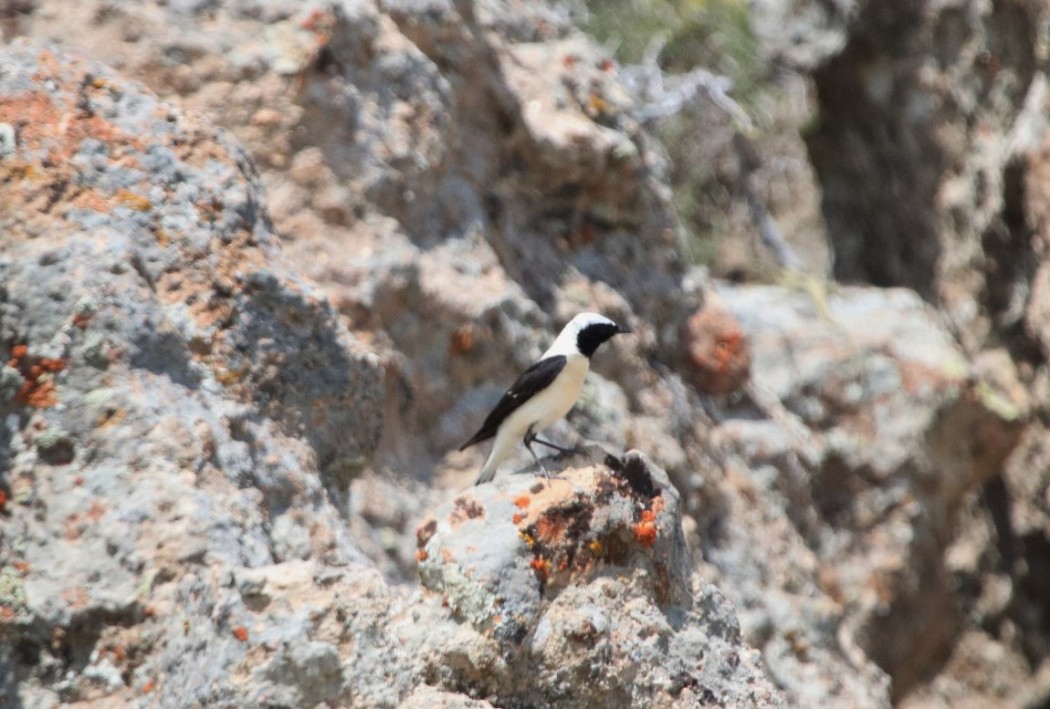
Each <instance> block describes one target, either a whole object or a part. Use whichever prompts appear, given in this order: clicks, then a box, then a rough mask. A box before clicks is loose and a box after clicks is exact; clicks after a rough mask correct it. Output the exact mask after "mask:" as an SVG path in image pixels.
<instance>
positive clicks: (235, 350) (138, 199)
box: [0, 44, 383, 706]
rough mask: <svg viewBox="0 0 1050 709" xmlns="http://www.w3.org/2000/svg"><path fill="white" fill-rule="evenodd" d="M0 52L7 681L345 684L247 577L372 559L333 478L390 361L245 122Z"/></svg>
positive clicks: (27, 687) (209, 688)
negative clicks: (305, 244)
mask: <svg viewBox="0 0 1050 709" xmlns="http://www.w3.org/2000/svg"><path fill="white" fill-rule="evenodd" d="M0 65H2V66H3V71H2V72H0V124H2V125H3V126H5V127H7V128H13V137H14V139H15V143H14V145H13V146H10V147H11V149H10V150H9V152H8V153H7V154H6V155H4V156H3V158H2V159H0V185H2V187H0V202H2V204H3V208H2V209H0V221H2V226H0V228H2V231H3V238H2V240H0V352H3V353H4V360H5V361H6V364H5V366H4V367H3V369H2V371H0V424H2V429H0V494H2V496H3V498H2V499H3V501H4V504H2V505H0V508H2V514H0V539H2V543H0V568H2V569H3V571H2V572H0V574H2V579H3V582H2V584H0V658H2V661H0V668H2V672H0V703H3V704H5V705H7V704H9V703H10V702H15V701H16V699H15V697H16V696H17V697H18V698H19V699H20V701H21V702H22V703H23V704H25V705H28V706H44V705H52V704H55V703H58V702H80V701H89V700H95V699H101V698H103V697H105V698H106V699H105V701H106V702H117V701H120V702H131V701H133V700H135V699H136V698H137V697H140V696H143V695H146V694H150V693H154V696H159V697H163V703H164V704H165V705H168V706H176V705H178V706H188V705H191V704H193V703H195V702H199V703H203V704H211V703H215V702H219V701H226V702H229V703H233V704H237V705H242V706H246V705H249V704H253V703H255V700H256V699H257V698H258V697H261V696H265V695H270V694H272V695H273V696H284V695H285V694H287V693H288V692H301V693H302V696H303V697H308V698H312V699H313V700H315V701H314V702H313V703H316V701H323V700H338V699H339V698H340V697H345V696H348V695H347V692H348V691H349V690H348V686H349V685H348V682H344V681H343V679H342V675H341V672H342V669H341V668H342V664H343V662H344V661H345V660H346V659H347V658H348V657H349V656H348V654H347V653H348V650H347V648H346V646H345V645H344V646H342V647H337V646H336V645H334V644H332V643H331V642H329V643H328V644H326V645H324V646H323V647H322V645H320V644H318V643H322V640H321V639H320V638H319V637H318V638H315V637H314V635H315V634H318V633H321V632H322V631H321V630H319V629H318V625H319V624H320V618H319V617H318V616H316V615H315V616H309V614H307V615H304V616H301V617H300V616H296V615H295V614H292V613H288V612H287V611H286V609H283V608H282V612H281V614H280V616H279V618H278V617H274V618H273V619H272V620H273V623H272V624H271V625H269V627H268V628H267V629H266V630H263V629H262V628H261V627H259V625H258V624H257V623H255V622H253V621H252V620H250V618H252V617H253V613H255V611H256V610H257V609H256V608H255V606H254V605H253V604H255V603H256V601H255V600H253V598H252V597H249V596H248V594H246V593H245V592H244V588H246V586H245V584H244V583H242V584H240V586H238V585H237V584H234V583H233V581H234V580H235V579H239V578H242V577H243V578H254V576H252V575H251V574H249V573H248V571H247V570H248V569H252V570H253V572H252V573H257V572H255V571H254V570H255V569H256V568H257V567H262V568H267V567H271V566H274V565H276V567H277V568H278V569H282V570H286V569H288V568H292V569H295V570H296V574H297V575H299V576H305V577H306V578H310V574H311V573H316V574H318V575H319V577H320V578H321V581H320V583H322V584H323V583H330V581H331V579H333V578H336V577H337V576H338V575H339V574H340V573H341V571H340V570H339V568H338V567H343V566H346V565H348V564H359V565H360V564H362V563H364V562H365V561H366V560H365V558H364V556H363V555H362V554H361V552H360V551H359V550H358V549H357V547H356V546H355V544H354V543H353V542H352V541H351V540H350V538H349V536H348V535H347V534H346V532H345V527H344V524H343V518H342V516H341V509H340V504H341V503H340V501H341V500H345V496H346V493H347V488H348V484H349V479H350V475H351V474H352V473H353V472H354V471H356V470H359V469H360V468H361V466H362V465H364V463H365V462H366V461H367V460H368V459H369V458H370V456H371V455H372V452H373V451H374V450H375V448H376V445H377V443H378V440H379V436H380V425H381V420H382V406H381V402H382V391H383V390H382V370H381V368H380V366H379V361H378V359H377V358H376V357H375V355H373V354H371V353H370V352H369V351H368V350H367V349H366V348H365V347H363V346H362V345H361V344H360V343H359V342H358V341H356V340H355V338H354V337H353V336H351V335H350V334H349V333H348V332H347V331H346V329H345V328H344V327H343V326H342V325H340V324H339V322H338V320H337V319H336V314H335V312H334V310H333V309H332V308H331V306H330V305H328V303H327V302H326V301H325V300H324V299H323V298H322V297H321V296H320V295H319V293H318V292H317V290H316V289H315V288H314V287H313V286H312V285H310V284H308V283H307V282H305V281H304V280H303V279H302V278H300V277H298V276H297V275H296V274H295V273H294V272H293V271H291V270H290V269H289V267H288V265H287V262H286V261H285V259H284V258H283V256H282V255H281V252H280V249H279V248H278V246H277V240H276V238H275V237H274V233H273V230H272V227H271V225H270V223H269V220H268V219H267V217H266V205H265V200H264V198H263V196H262V193H261V191H260V188H259V185H258V184H257V180H256V176H255V173H254V168H253V165H252V162H251V159H250V158H249V157H248V156H247V155H246V154H245V153H244V152H243V150H242V149H241V148H240V147H238V145H237V144H236V143H235V142H234V141H233V140H231V139H230V137H229V136H227V135H226V134H224V133H223V132H221V131H217V130H215V129H212V128H209V127H207V126H205V125H202V124H201V123H200V122H198V121H196V120H194V119H191V118H188V117H186V116H184V115H182V114H181V113H179V112H178V111H177V110H175V109H174V108H173V107H172V106H170V105H168V104H165V103H164V102H162V101H160V100H158V99H157V98H156V97H155V96H153V95H152V94H150V93H149V92H147V91H145V90H143V89H142V88H140V87H139V86H136V85H134V84H131V83H128V82H126V81H124V80H122V79H120V78H118V77H117V76H115V75H114V74H113V73H112V72H110V71H109V70H107V69H106V68H104V67H102V66H100V65H97V64H93V63H88V62H84V61H79V60H73V59H69V58H67V57H65V56H62V55H61V54H58V53H56V52H54V51H51V50H48V49H39V48H31V47H28V46H22V45H18V44H16V45H15V46H13V47H8V48H5V49H4V50H3V52H2V53H0ZM306 559H324V560H325V562H327V563H328V564H331V565H333V568H332V570H330V571H328V572H323V573H322V572H321V571H320V570H319V569H318V568H317V567H316V566H313V565H311V566H307V567H302V566H298V565H301V564H305V563H306V562H305V561H304V560H306ZM311 563H312V562H311ZM348 573H350V574H351V575H354V574H353V573H352V572H348ZM245 574H248V575H247V576H245ZM326 574H327V575H326ZM333 574H334V576H333ZM276 575H277V576H286V575H287V571H281V572H277V574H276ZM264 580H265V579H263V580H260V581H259V582H258V583H254V582H253V583H251V584H248V587H250V588H253V589H254V588H259V589H263V590H265V592H266V593H268V594H269V596H270V597H271V598H272V604H271V607H274V608H276V607H281V606H282V604H284V603H290V602H292V601H291V596H290V595H288V594H292V593H296V596H297V597H296V600H295V603H296V604H297V605H296V608H302V607H303V605H304V600H303V599H302V598H301V597H299V596H298V590H297V589H296V588H295V584H294V583H291V582H282V584H283V585H282V584H271V585H269V586H266V585H265V584H264V583H263V581H264ZM286 581H287V580H286ZM245 583H247V582H245ZM260 592H261V591H260ZM264 605H265V604H264ZM333 612H334V611H333ZM278 621H279V622H278ZM249 658H254V659H252V660H250V661H249ZM282 658H283V659H282ZM288 658H291V659H288ZM253 667H254V668H258V669H257V674H256V677H257V682H256V683H254V684H253V685H250V686H249V685H245V684H237V683H236V682H234V681H233V680H232V679H231V678H232V677H235V676H236V675H237V674H238V673H239V672H243V673H245V674H247V673H249V671H250V670H251V668H253ZM318 672H320V673H321V674H323V675H324V676H323V678H322V680H323V681H320V682H319V683H317V684H314V683H313V680H312V679H311V677H313V673H318ZM297 696H298V695H297ZM304 701H305V700H304Z"/></svg>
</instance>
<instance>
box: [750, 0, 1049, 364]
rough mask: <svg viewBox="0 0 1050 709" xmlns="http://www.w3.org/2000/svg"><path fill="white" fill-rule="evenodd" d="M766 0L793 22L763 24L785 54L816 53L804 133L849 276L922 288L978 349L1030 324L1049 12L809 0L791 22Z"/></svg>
mask: <svg viewBox="0 0 1050 709" xmlns="http://www.w3.org/2000/svg"><path fill="white" fill-rule="evenodd" d="M760 7H762V8H765V9H766V10H767V12H765V13H763V12H762V11H761V10H760V12H759V16H760V17H765V19H763V20H761V23H763V24H764V23H766V22H768V23H769V26H770V27H775V26H777V24H776V23H778V22H784V23H786V25H785V24H781V25H780V26H781V27H783V26H787V27H788V28H789V29H788V31H787V32H786V33H784V32H781V33H780V34H779V38H776V33H774V32H767V33H765V35H766V36H768V37H772V38H773V39H771V40H770V41H771V42H772V44H773V47H771V49H772V51H774V52H778V53H786V54H787V55H788V56H795V57H799V56H800V55H806V57H805V58H804V59H803V58H801V57H800V65H801V66H803V67H805V68H807V69H809V70H811V76H812V77H813V80H814V82H815V85H816V90H817V97H818V102H819V108H818V111H819V115H818V118H817V120H815V121H814V123H813V125H812V128H811V130H809V131H808V132H807V134H806V140H807V143H808V146H809V153H810V159H811V161H812V163H813V167H814V168H815V170H816V172H817V176H818V179H819V181H820V184H821V187H822V191H823V195H824V196H823V211H824V215H825V218H826V220H827V229H828V237H829V238H830V240H831V242H832V244H833V250H834V253H835V258H834V271H835V276H836V277H837V278H839V279H842V280H845V281H851V282H858V281H859V282H864V283H871V284H874V285H879V286H905V287H909V288H913V289H915V290H916V291H917V292H919V293H921V294H922V295H923V296H924V297H925V298H927V299H929V300H931V302H935V303H938V304H939V305H940V306H941V307H942V308H943V309H944V311H945V313H946V315H947V317H948V318H949V320H950V322H952V323H953V325H954V327H955V328H956V329H957V331H958V332H959V334H960V336H961V337H962V338H963V341H964V343H965V344H966V345H967V347H968V348H969V349H970V350H974V349H976V348H978V347H980V346H982V344H983V343H985V342H989V341H994V339H995V336H994V334H993V331H994V330H995V329H998V328H1000V327H1011V326H1014V325H1016V323H1017V321H1018V320H1019V316H1020V303H1022V302H1023V301H1024V299H1025V298H1026V295H1027V291H1028V288H1030V286H1031V282H1030V277H1031V266H1030V263H1031V256H1032V250H1031V245H1030V243H1029V240H1028V236H1027V234H1026V231H1025V229H1024V227H1023V215H1022V211H1023V205H1022V204H1021V203H1022V201H1023V199H1024V197H1023V190H1022V188H1021V186H1020V183H1021V182H1022V181H1023V165H1024V162H1025V156H1026V155H1027V154H1029V153H1030V152H1031V151H1033V150H1035V149H1036V147H1037V145H1038V144H1039V142H1041V138H1040V136H1041V135H1043V133H1044V132H1045V130H1046V125H1047V124H1046V121H1045V118H1044V116H1045V102H1046V78H1045V72H1044V64H1045V61H1046V47H1045V46H1044V43H1043V42H1042V38H1041V36H1040V35H1039V32H1038V31H1036V30H1035V29H1034V28H1037V27H1041V26H1042V25H1043V24H1045V22H1046V20H1047V8H1046V7H1045V6H1044V5H1043V4H1041V3H1017V4H1011V5H1009V6H1002V7H1000V6H998V5H994V4H992V5H982V6H980V7H972V8H971V7H963V6H959V5H956V4H953V3H947V4H942V3H923V4H915V3H910V2H898V1H896V0H891V1H890V2H878V1H851V2H843V3H833V4H829V3H824V2H801V3H792V4H791V8H790V14H791V15H794V17H795V18H796V19H791V20H788V19H787V18H786V15H787V14H788V11H786V10H785V9H784V6H783V5H782V4H779V3H761V4H760ZM785 40H786V41H785ZM785 45H794V46H793V48H786V46H785ZM961 77H967V80H962V78H961ZM902 106H907V110H901V107H902ZM1018 216H1021V218H1020V219H1019V218H1018ZM986 259H991V260H992V261H993V262H994V264H995V265H994V267H992V268H989V267H987V266H986Z"/></svg>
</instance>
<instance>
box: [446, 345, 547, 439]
mask: <svg viewBox="0 0 1050 709" xmlns="http://www.w3.org/2000/svg"><path fill="white" fill-rule="evenodd" d="M566 361H567V360H566V357H565V355H556V356H554V357H546V358H545V359H541V360H540V361H539V362H535V363H534V364H533V365H532V366H530V367H529V368H528V369H526V370H525V371H524V372H522V374H521V376H520V377H518V379H517V381H515V382H514V383H513V384H511V385H510V389H507V392H506V393H505V394H504V395H503V398H501V399H500V400H499V403H498V404H496V408H494V409H493V410H492V412H491V413H490V414H489V415H488V418H486V419H485V423H483V424H481V429H480V430H478V432H477V433H475V434H474V435H473V436H471V438H470V440H469V441H467V442H466V443H464V444H463V445H461V446H460V447H459V449H460V450H463V449H464V448H469V447H470V446H472V445H474V444H475V443H481V442H482V441H485V440H488V439H489V438H492V437H493V436H495V435H496V430H497V429H498V428H499V425H500V424H501V423H503V421H504V420H505V419H506V418H507V417H508V416H510V415H511V414H512V413H513V412H514V410H515V409H517V408H518V407H519V406H521V405H522V404H524V403H525V402H526V401H528V400H529V399H531V398H532V397H533V396H534V395H535V394H536V393H537V392H540V391H543V390H544V389H546V388H547V387H549V386H550V384H551V382H553V381H554V379H555V377H557V376H558V374H560V373H561V370H563V369H564V368H565V362H566Z"/></svg>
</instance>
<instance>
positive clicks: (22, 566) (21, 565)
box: [11, 559, 29, 576]
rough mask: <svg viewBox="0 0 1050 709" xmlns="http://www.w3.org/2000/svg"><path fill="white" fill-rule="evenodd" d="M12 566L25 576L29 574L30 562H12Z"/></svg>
mask: <svg viewBox="0 0 1050 709" xmlns="http://www.w3.org/2000/svg"><path fill="white" fill-rule="evenodd" d="M11 566H12V567H14V569H15V571H17V572H18V573H20V574H22V575H23V576H25V575H26V574H28V573H29V562H28V561H23V560H22V559H19V560H18V561H13V562H11Z"/></svg>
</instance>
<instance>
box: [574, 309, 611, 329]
mask: <svg viewBox="0 0 1050 709" xmlns="http://www.w3.org/2000/svg"><path fill="white" fill-rule="evenodd" d="M591 325H613V326H615V325H616V323H614V322H613V321H612V320H610V319H609V318H607V317H605V316H604V315H599V314H598V313H580V314H579V315H577V316H576V317H574V318H573V319H572V320H570V321H569V324H568V325H567V326H566V328H565V329H566V330H568V329H569V328H572V329H573V330H574V331H575V332H579V331H580V330H583V329H585V328H587V327H589V326H591Z"/></svg>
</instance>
